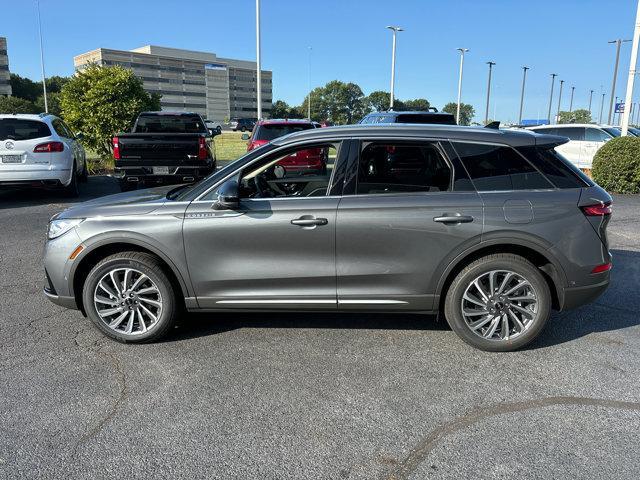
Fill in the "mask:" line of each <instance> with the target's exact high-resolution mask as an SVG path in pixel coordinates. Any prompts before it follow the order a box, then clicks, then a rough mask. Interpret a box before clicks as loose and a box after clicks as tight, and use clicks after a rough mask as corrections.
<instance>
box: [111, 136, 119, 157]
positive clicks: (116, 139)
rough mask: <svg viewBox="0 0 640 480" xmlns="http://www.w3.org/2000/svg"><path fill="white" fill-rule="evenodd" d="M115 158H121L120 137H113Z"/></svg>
mask: <svg viewBox="0 0 640 480" xmlns="http://www.w3.org/2000/svg"><path fill="white" fill-rule="evenodd" d="M112 143H113V158H115V159H116V160H120V139H119V138H118V137H113V141H112Z"/></svg>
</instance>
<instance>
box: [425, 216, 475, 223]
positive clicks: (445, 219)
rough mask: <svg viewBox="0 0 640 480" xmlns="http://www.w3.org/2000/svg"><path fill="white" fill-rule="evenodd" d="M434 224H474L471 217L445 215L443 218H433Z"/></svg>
mask: <svg viewBox="0 0 640 480" xmlns="http://www.w3.org/2000/svg"><path fill="white" fill-rule="evenodd" d="M433 221H434V222H439V223H469V222H473V217H472V216H471V215H443V216H441V217H433Z"/></svg>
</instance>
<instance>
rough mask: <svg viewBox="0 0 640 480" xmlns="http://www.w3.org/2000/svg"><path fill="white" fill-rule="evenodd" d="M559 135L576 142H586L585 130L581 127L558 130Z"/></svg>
mask: <svg viewBox="0 0 640 480" xmlns="http://www.w3.org/2000/svg"><path fill="white" fill-rule="evenodd" d="M557 135H560V136H561V137H567V138H568V139H569V140H572V141H574V142H582V141H583V140H584V128H580V127H567V128H558V133H557Z"/></svg>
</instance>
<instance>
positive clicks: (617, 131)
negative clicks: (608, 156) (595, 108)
mask: <svg viewBox="0 0 640 480" xmlns="http://www.w3.org/2000/svg"><path fill="white" fill-rule="evenodd" d="M603 130H604V131H605V132H607V133H608V134H609V135H611V136H612V137H619V136H620V135H622V132H621V131H620V129H618V128H611V127H605V128H603Z"/></svg>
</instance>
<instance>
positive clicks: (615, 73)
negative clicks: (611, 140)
mask: <svg viewBox="0 0 640 480" xmlns="http://www.w3.org/2000/svg"><path fill="white" fill-rule="evenodd" d="M630 41H631V40H622V39H620V38H619V39H618V40H611V41H610V42H608V43H615V44H616V63H615V65H614V67H613V81H612V82H611V100H610V101H609V117H608V120H607V123H609V124H611V116H612V114H613V97H614V96H615V94H616V81H617V80H618V63H620V45H622V44H623V43H625V42H630Z"/></svg>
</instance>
